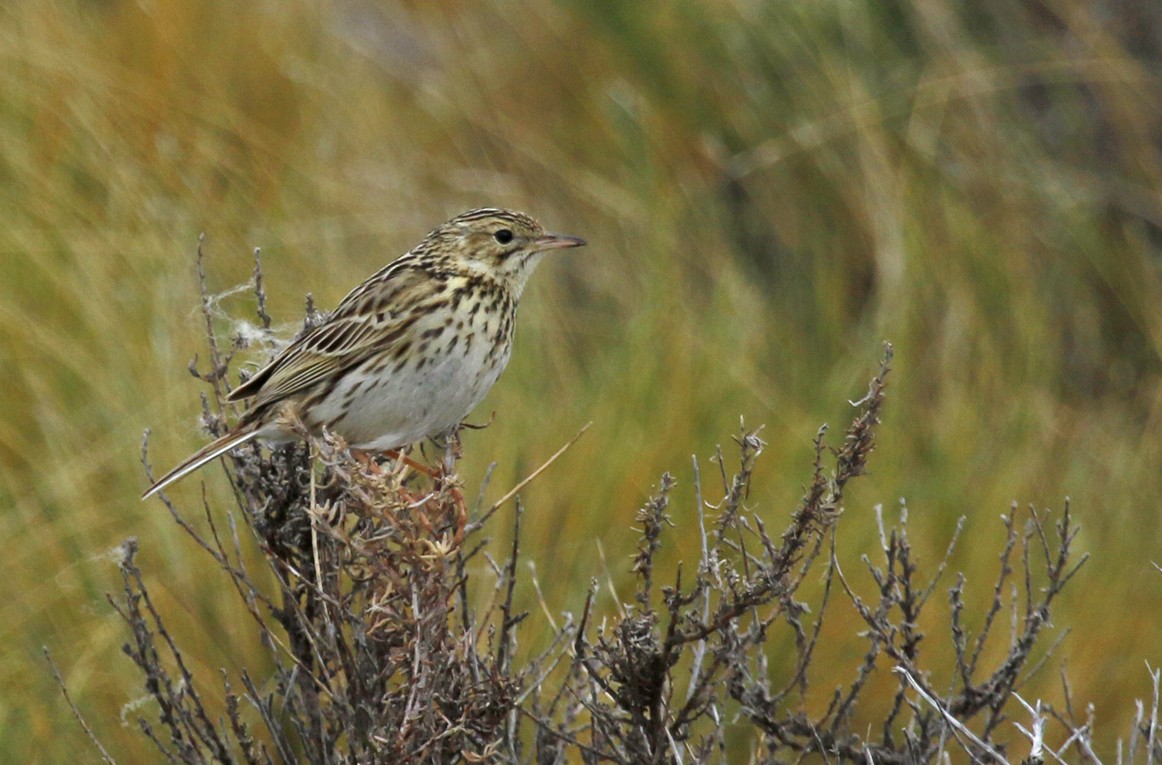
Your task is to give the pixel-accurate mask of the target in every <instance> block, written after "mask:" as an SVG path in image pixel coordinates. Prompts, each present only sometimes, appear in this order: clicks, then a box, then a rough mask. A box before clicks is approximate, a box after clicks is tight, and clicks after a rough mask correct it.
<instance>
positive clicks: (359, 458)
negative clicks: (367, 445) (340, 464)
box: [351, 449, 383, 475]
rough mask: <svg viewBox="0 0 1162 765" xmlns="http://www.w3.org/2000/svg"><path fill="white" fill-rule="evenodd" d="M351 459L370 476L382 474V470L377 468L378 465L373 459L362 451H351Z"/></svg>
mask: <svg viewBox="0 0 1162 765" xmlns="http://www.w3.org/2000/svg"><path fill="white" fill-rule="evenodd" d="M351 459H353V460H355V461H356V462H358V463H359V464H360V466H362V467H363V468H364V469H365V470H366V471H367V472H369V473H371V474H372V475H381V474H382V473H383V468H381V467H380V466H379V463H378V462H376V461H375V458H374V457H372V456H371V455H370V454H368V453H367V452H365V451H363V450H362V449H352V450H351Z"/></svg>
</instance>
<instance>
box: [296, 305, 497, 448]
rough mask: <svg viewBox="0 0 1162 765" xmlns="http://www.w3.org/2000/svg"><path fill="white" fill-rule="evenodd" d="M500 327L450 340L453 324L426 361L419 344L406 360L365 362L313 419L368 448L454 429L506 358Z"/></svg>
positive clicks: (432, 344) (481, 327)
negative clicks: (497, 340) (497, 342)
mask: <svg viewBox="0 0 1162 765" xmlns="http://www.w3.org/2000/svg"><path fill="white" fill-rule="evenodd" d="M433 318H435V317H433ZM496 329H497V327H496V326H495V325H493V324H492V323H491V322H480V323H479V324H478V325H477V326H476V331H475V332H473V333H472V334H471V335H470V337H471V341H466V339H465V337H464V336H462V337H461V339H460V340H458V341H457V342H456V343H454V344H452V343H451V340H452V337H453V334H452V333H453V330H452V328H451V327H448V328H446V329H445V330H444V332H443V334H442V335H440V336H437V337H435V338H431V339H429V341H428V346H427V349H426V350H425V351H423V352H422V357H423V358H424V359H426V361H425V362H424V363H423V364H421V363H420V358H421V352H420V351H419V350H418V348H419V346H413V349H412V352H411V353H410V354H408V355H405V356H404V357H403V358H400V359H386V363H384V360H383V359H381V360H378V361H377V360H374V359H373V360H371V361H369V362H365V363H364V364H363V365H362V366H361V367H359V368H357V369H356V370H354V371H353V372H352V373H350V374H348V375H346V376H345V377H344V379H343V381H342V382H341V383H340V384H339V385H337V386H336V388H335V390H334V391H332V392H331V394H330V395H328V396H327V398H326V399H324V400H323V401H322V402H321V405H320V406H319V407H318V408H317V409H316V410H315V412H313V413H312V415H313V416H312V417H311V420H312V422H309V423H308V425H311V426H313V427H319V426H326V427H328V428H330V429H331V430H333V431H335V432H336V433H337V434H338V435H340V436H342V437H343V439H344V440H346V441H347V443H348V444H349V445H351V446H352V447H354V448H357V449H365V450H368V451H384V450H387V449H395V448H398V447H401V446H404V445H406V444H410V443H413V442H415V441H420V440H422V439H424V438H427V437H429V436H435V435H438V434H441V433H444V432H447V431H449V430H451V429H452V428H453V427H455V426H456V425H458V424H460V422H461V421H462V420H463V419H464V418H465V417H466V416H467V415H468V413H469V412H470V411H472V409H473V408H474V407H475V406H476V405H477V404H479V403H480V401H481V399H483V398H484V397H485V395H487V394H488V391H489V390H491V389H492V386H493V384H494V383H496V380H497V378H499V377H500V373H501V372H503V371H504V367H505V366H506V365H507V364H508V357H509V350H510V348H511V345H510V344H509V343H508V342H505V343H504V344H503V346H502V348H499V349H498V348H495V344H494V342H493V340H492V338H493V337H494V336H495V332H496ZM418 336H419V333H418V332H417V333H416V334H415V335H413V337H418Z"/></svg>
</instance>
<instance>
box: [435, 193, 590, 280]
mask: <svg viewBox="0 0 1162 765" xmlns="http://www.w3.org/2000/svg"><path fill="white" fill-rule="evenodd" d="M429 238H431V239H434V240H435V241H434V243H433V244H435V249H438V250H439V251H440V252H441V254H442V255H445V256H449V257H452V258H455V259H456V260H457V261H459V262H460V263H461V264H462V265H465V266H468V267H469V268H471V269H473V270H478V271H479V272H481V273H482V274H483V275H487V276H490V277H491V278H494V279H503V280H505V281H507V282H509V283H510V285H511V286H512V288H514V289H515V290H517V292H519V291H520V290H521V289H523V287H524V284H525V281H526V280H527V279H528V277H529V274H531V273H532V271H533V268H535V267H536V265H537V263H538V262H539V261H540V259H541V256H543V255H544V254H545V253H547V252H549V251H551V250H559V249H563V248H566V247H582V246H584V245H585V240H584V239H579V238H577V237H575V236H565V235H564V234H548V233H545V229H544V228H543V227H542V226H541V224H540V223H537V222H536V221H535V220H533V219H532V218H531V217H529V216H528V215H525V214H524V213H522V212H516V211H513V210H499V209H494V208H481V209H478V210H469V211H468V212H466V213H462V214H460V215H457V216H456V217H455V218H453V219H452V220H450V221H448V222H447V223H445V224H444V225H442V226H440V227H439V228H437V229H436V230H435V231H433V232H432V233H431V234H430V235H429Z"/></svg>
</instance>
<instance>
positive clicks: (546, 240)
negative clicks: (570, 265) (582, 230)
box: [532, 234, 587, 252]
mask: <svg viewBox="0 0 1162 765" xmlns="http://www.w3.org/2000/svg"><path fill="white" fill-rule="evenodd" d="M586 244H587V242H586V241H585V240H584V239H581V238H579V237H575V236H565V235H564V234H545V235H544V236H542V237H540V238H538V239H534V240H533V247H532V249H533V251H534V252H544V251H546V250H563V249H565V248H566V247H584V246H585V245H586Z"/></svg>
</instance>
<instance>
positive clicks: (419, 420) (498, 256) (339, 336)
mask: <svg viewBox="0 0 1162 765" xmlns="http://www.w3.org/2000/svg"><path fill="white" fill-rule="evenodd" d="M584 244H585V240H583V239H578V238H577V237H574V236H564V235H561V234H547V233H545V231H544V229H543V228H542V227H541V225H540V224H539V223H537V222H536V221H535V220H533V219H532V218H530V217H529V216H528V215H525V214H524V213H519V212H514V211H512V210H498V209H493V208H482V209H478V210H470V211H469V212H466V213H464V214H462V215H457V216H456V217H455V218H453V219H452V220H450V221H448V222H447V223H445V224H443V225H441V226H438V227H436V228H435V229H434V230H433V231H432V232H431V233H429V234H428V235H427V236H426V237H424V240H423V241H422V242H420V243H419V244H418V245H416V246H415V247H414V248H412V250H411V251H410V252H408V253H407V254H405V255H403V256H402V257H400V258H399V259H397V260H395V261H393V262H391V263H389V264H388V265H387V266H385V267H384V268H382V269H380V270H379V271H378V272H376V273H375V274H373V275H372V276H371V277H370V278H368V279H367V280H366V281H364V282H363V283H362V284H360V285H359V286H358V287H356V288H355V289H353V290H352V291H351V292H350V293H349V294H348V295H347V297H345V298H343V300H342V302H340V303H339V306H338V307H337V308H336V309H335V311H334V313H332V314H331V315H330V316H329V317H327V319H326V320H325V321H324V322H323V323H322V324H320V325H318V326H317V327H315V328H313V329H311V330H309V331H307V332H305V333H304V334H303V335H302V336H300V337H299V338H297V339H296V340H295V341H294V342H292V343H291V344H290V345H288V346H287V347H286V348H285V349H283V351H282V352H281V353H279V354H278V355H277V356H275V358H274V359H273V360H272V361H270V363H268V364H267V365H266V366H265V367H263V368H262V369H260V370H259V371H258V372H257V373H256V374H255V375H254V376H253V377H251V378H250V379H249V380H247V381H246V382H244V383H243V384H242V385H240V386H238V387H237V388H235V389H234V390H233V391H231V392H230V394H229V395H228V396H227V400H228V401H242V400H245V399H250V400H251V404H250V408H249V409H247V410H246V413H245V414H244V415H243V416H242V419H241V420H240V421H239V422H238V424H237V425H236V426H235V427H234V428H233V429H231V430H230V432H229V433H227V434H226V435H224V436H222V437H221V438H219V439H217V440H215V441H213V442H212V443H210V444H207V445H206V446H204V447H202V448H201V449H199V450H198V451H197V452H196V453H194V454H193V455H191V456H190V457H189V458H188V459H186V460H185V461H184V462H182V463H181V464H180V465H178V466H177V467H175V468H174V469H173V470H171V471H169V472H168V473H166V474H165V475H164V476H162V477H161V478H160V479H158V480H157V482H156V483H154V484H153V485H152V486H150V487H149V489H148V490H147V491H146V492H145V494H143V495H142V499H145V498H147V497H150V496H152V495H153V494H155V493H157V492H158V491H161V490H162V489H164V488H165V487H166V486H168V485H169V484H171V483H173V482H174V481H177V480H179V479H181V478H183V477H185V476H187V475H189V474H190V473H192V472H193V471H195V470H197V469H198V468H200V467H202V466H203V465H205V464H206V463H207V462H210V461H212V460H214V459H216V458H217V457H220V456H221V455H223V454H226V453H227V452H229V451H230V450H231V449H233V448H235V447H236V446H239V445H241V444H244V443H246V442H247V441H250V440H252V439H255V438H260V439H263V440H265V441H268V442H272V443H279V442H285V441H290V440H293V439H295V438H296V436H295V430H294V427H293V424H294V423H295V422H301V423H302V424H304V425H306V427H307V428H308V429H309V430H311V431H312V432H319V431H320V430H321V429H323V428H326V429H328V430H330V431H331V432H334V433H336V434H338V435H339V436H341V437H342V438H343V439H344V440H345V441H346V442H347V443H348V444H349V445H350V446H351V447H353V448H356V449H360V450H364V451H371V452H382V451H389V450H392V449H397V448H399V447H402V446H405V445H407V444H410V443H413V442H415V441H419V440H421V439H424V438H427V437H430V436H436V435H439V434H442V433H446V432H449V431H451V430H452V429H454V428H455V427H456V426H457V425H459V424H460V422H461V421H462V420H463V419H464V417H466V416H467V415H468V413H469V412H470V411H472V409H473V407H475V406H476V405H477V404H478V403H480V400H481V399H483V398H484V396H485V395H486V394H487V393H488V391H489V390H491V388H492V386H493V384H494V383H495V382H496V380H497V378H498V377H500V373H501V372H502V371H504V367H505V365H506V364H508V359H509V355H510V353H511V351H512V337H513V325H514V323H515V321H516V311H517V306H518V304H519V303H520V297H521V293H522V292H523V291H524V287H525V283H526V282H527V281H528V278H529V275H530V274H532V272H533V269H534V268H536V265H537V263H539V262H540V260H541V257H542V256H543V255H544V254H545V253H547V252H549V251H551V250H557V249H561V248H565V247H580V246H582V245H584Z"/></svg>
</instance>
